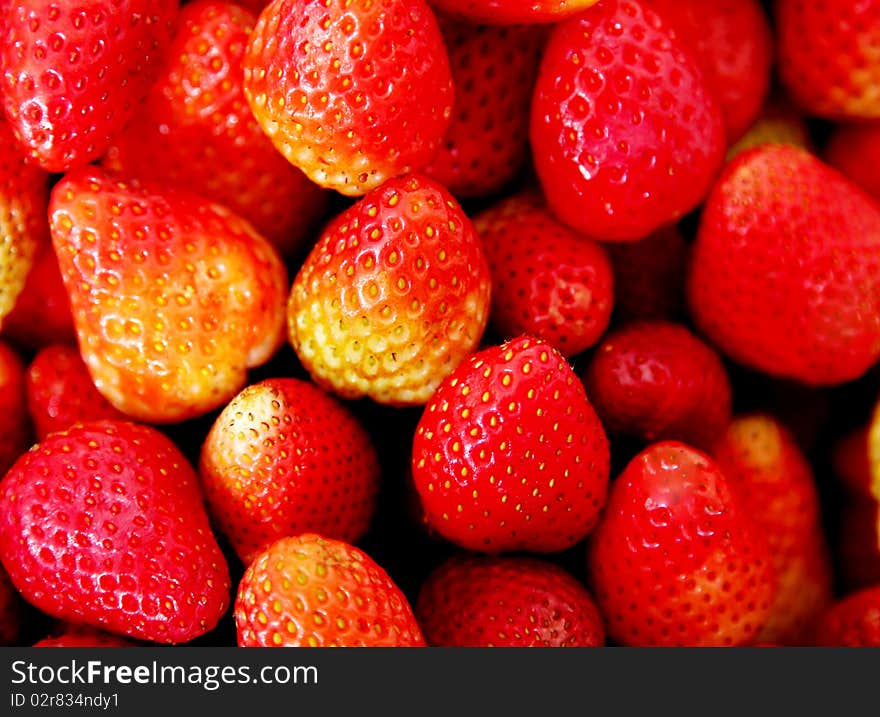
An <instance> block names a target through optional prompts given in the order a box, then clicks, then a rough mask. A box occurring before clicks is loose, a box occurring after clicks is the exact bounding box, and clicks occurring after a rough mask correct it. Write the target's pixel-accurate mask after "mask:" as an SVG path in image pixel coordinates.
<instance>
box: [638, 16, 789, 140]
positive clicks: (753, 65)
mask: <svg viewBox="0 0 880 717" xmlns="http://www.w3.org/2000/svg"><path fill="white" fill-rule="evenodd" d="M648 4H649V5H650V6H651V7H652V8H653V9H654V10H656V11H657V12H658V13H659V14H660V15H662V16H663V19H664V20H665V21H666V22H668V23H669V24H670V25H671V26H672V28H673V30H675V32H676V33H677V34H678V36H679V37H680V38H681V41H682V42H683V43H684V44H685V45H686V46H687V47H688V49H689V50H690V51H691V52H692V53H693V54H694V56H695V58H696V60H697V62H698V64H699V66H700V70H701V71H702V72H703V74H704V75H705V77H706V82H707V83H708V85H709V87H710V88H711V90H712V91H713V92H714V93H715V95H716V97H717V98H718V103H719V104H720V106H721V113H722V115H723V116H724V125H725V127H726V129H727V141H728V143H730V142H733V141H734V140H736V139H739V137H741V136H742V134H743V133H744V132H745V131H746V130H747V129H748V128H749V127H750V126H751V124H752V123H753V122H754V121H755V120H756V119H757V117H758V115H759V114H760V112H761V107H762V105H763V104H764V99H765V97H766V96H767V93H768V90H769V87H770V65H771V62H772V59H773V36H772V33H771V30H770V24H769V22H768V20H767V16H766V14H765V13H764V9H763V7H762V6H761V2H760V0H717V1H716V2H711V3H707V2H705V1H704V0H648Z"/></svg>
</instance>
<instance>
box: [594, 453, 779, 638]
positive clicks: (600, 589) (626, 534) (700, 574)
mask: <svg viewBox="0 0 880 717" xmlns="http://www.w3.org/2000/svg"><path fill="white" fill-rule="evenodd" d="M588 567H589V574H590V585H591V586H592V588H593V590H594V594H595V595H596V599H597V601H598V604H599V608H600V610H601V611H602V614H603V615H604V616H605V619H606V624H607V628H608V634H609V636H610V637H611V638H613V639H614V640H615V641H616V642H618V643H621V644H623V645H634V646H647V645H656V646H669V645H684V646H726V645H742V644H748V643H750V642H752V641H753V640H754V639H755V637H756V636H757V634H758V632H759V630H760V629H761V627H762V626H763V624H764V622H765V620H766V619H767V617H768V615H769V614H770V610H771V606H772V603H773V599H774V597H775V594H776V583H775V575H774V571H773V566H772V562H771V555H770V550H769V548H768V546H767V543H766V542H765V539H764V536H763V535H761V533H760V532H759V531H758V529H757V526H756V524H755V523H754V522H753V521H752V520H751V518H750V516H749V514H748V513H747V512H746V511H744V510H743V509H742V508H740V507H739V505H738V503H737V502H736V500H735V499H734V496H733V495H732V493H731V491H730V489H729V487H728V483H727V481H726V480H725V478H724V476H723V475H722V473H721V471H720V470H719V468H718V466H717V464H716V463H715V462H714V461H713V460H712V459H711V458H709V456H708V455H706V454H704V453H702V452H700V451H698V450H696V449H694V448H691V447H690V446H687V445H685V444H683V443H679V442H675V441H664V442H661V443H654V444H652V445H650V446H648V447H647V448H646V449H645V450H643V451H642V452H641V453H639V454H638V455H636V456H635V457H634V458H633V459H632V460H631V461H630V463H629V464H628V465H627V467H626V468H625V469H624V471H623V473H622V474H621V475H620V476H619V477H618V478H617V479H616V480H615V481H614V482H613V483H612V486H611V492H610V495H609V498H608V504H607V505H606V507H605V511H604V515H603V518H602V521H601V522H600V523H599V525H598V526H597V528H596V530H595V531H594V532H593V534H592V536H591V539H590V543H589V556H588Z"/></svg>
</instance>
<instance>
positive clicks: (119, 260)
mask: <svg viewBox="0 0 880 717" xmlns="http://www.w3.org/2000/svg"><path fill="white" fill-rule="evenodd" d="M50 216H51V227H52V238H53V242H54V246H55V252H56V254H57V255H58V261H59V265H60V267H61V272H62V276H63V278H64V283H65V286H66V288H67V291H68V294H69V296H70V301H71V307H72V310H73V317H74V323H75V325H76V331H77V337H78V341H79V346H80V351H81V353H82V356H83V359H84V360H85V362H86V365H87V366H88V367H89V373H90V374H91V376H92V378H93V380H94V382H95V385H96V386H97V388H98V390H99V391H100V392H101V394H102V395H103V396H104V397H105V398H106V399H107V400H108V401H110V403H111V404H113V406H115V407H116V408H117V409H119V410H120V411H122V412H124V413H125V414H127V415H129V416H132V417H134V418H137V419H138V420H142V421H148V422H174V421H180V420H184V419H187V418H193V417H195V416H197V415H200V414H203V413H205V412H207V411H210V410H212V409H214V408H217V407H219V406H221V405H222V404H224V403H226V402H227V401H228V400H230V399H231V398H232V396H234V395H235V394H236V393H237V392H238V391H239V390H240V389H241V388H242V387H243V386H244V384H245V381H246V379H247V370H248V369H249V368H252V367H255V366H258V365H260V364H262V363H264V362H265V361H267V360H268V359H269V358H271V356H272V355H273V354H274V353H275V351H276V350H277V349H278V348H279V346H280V345H281V344H282V343H283V341H284V302H285V297H286V294H287V286H288V285H287V275H286V271H285V267H284V265H283V264H282V262H281V259H280V258H279V256H278V253H277V251H276V250H275V249H274V248H273V247H272V246H271V245H270V244H269V243H268V242H267V240H266V239H264V238H263V237H262V236H260V235H258V234H257V233H256V232H255V231H254V230H253V229H252V228H251V226H250V224H249V223H248V222H246V221H245V220H243V219H241V218H240V217H238V216H237V215H235V214H233V213H231V212H230V211H229V210H227V209H226V208H225V207H222V206H221V205H218V204H213V203H210V202H208V201H207V200H204V199H201V198H199V197H198V196H196V195H192V194H189V193H188V192H184V191H178V190H175V189H166V188H164V187H163V186H160V185H158V184H154V183H148V182H144V183H139V182H137V181H126V180H122V179H117V178H114V177H112V176H110V175H107V174H106V173H104V172H102V171H101V170H99V169H97V168H92V167H86V168H82V169H80V170H75V171H73V172H71V173H69V174H67V175H66V176H65V177H64V178H63V179H62V180H61V181H60V182H59V183H58V184H56V185H55V188H54V189H53V192H52V200H51V204H50Z"/></svg>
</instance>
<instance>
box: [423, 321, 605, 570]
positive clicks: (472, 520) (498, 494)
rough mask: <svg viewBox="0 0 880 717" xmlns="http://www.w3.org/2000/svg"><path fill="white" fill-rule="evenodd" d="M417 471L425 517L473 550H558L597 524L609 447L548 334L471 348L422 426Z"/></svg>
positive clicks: (445, 535)
mask: <svg viewBox="0 0 880 717" xmlns="http://www.w3.org/2000/svg"><path fill="white" fill-rule="evenodd" d="M412 476H413V481H414V484H415V487H416V490H417V491H418V494H419V499H420V501H421V506H422V510H423V512H424V517H425V520H426V521H427V523H428V524H429V525H430V527H431V528H433V529H434V530H435V531H436V532H437V533H438V534H439V535H440V536H442V537H443V538H445V539H446V540H449V541H450V542H452V543H455V544H457V545H459V546H460V547H462V548H465V549H467V550H473V551H479V552H484V553H500V552H509V551H516V550H525V551H529V552H536V553H552V552H558V551H560V550H565V549H566V548H570V547H571V546H572V545H574V544H575V543H577V542H578V541H579V540H581V539H582V538H583V537H584V536H586V535H587V534H588V533H589V532H590V530H592V528H593V527H594V526H595V524H596V522H597V520H598V517H599V511H600V509H601V508H602V505H603V504H604V502H605V497H606V493H607V489H608V478H609V447H608V440H607V438H606V436H605V431H604V429H603V428H602V424H601V423H600V422H599V419H598V418H597V417H596V414H595V412H594V411H593V407H592V406H591V405H590V402H589V400H588V399H587V395H586V394H585V393H584V388H583V385H582V384H581V382H580V381H579V380H578V379H577V376H576V375H575V374H574V372H573V371H572V369H571V366H569V365H568V363H566V361H565V359H564V358H563V357H562V355H561V354H560V353H559V352H557V351H556V350H555V349H554V348H553V347H552V346H551V345H550V344H549V343H547V342H545V341H543V340H540V339H536V338H533V337H519V338H516V339H512V340H511V341H508V342H505V343H504V344H501V345H499V346H491V347H489V348H487V349H484V350H482V351H479V352H477V353H475V354H474V355H472V356H471V357H469V358H468V359H467V360H466V361H464V362H462V364H461V365H460V366H459V367H458V368H457V369H456V370H455V371H454V372H453V373H452V374H450V375H449V376H448V377H447V378H446V379H444V380H443V382H442V383H441V384H440V386H439V387H438V388H437V391H436V392H435V393H434V396H433V397H432V398H431V401H430V403H429V404H428V405H427V406H426V408H425V409H424V411H423V413H422V417H421V419H420V420H419V423H418V426H417V428H416V434H415V438H414V441H413V451H412Z"/></svg>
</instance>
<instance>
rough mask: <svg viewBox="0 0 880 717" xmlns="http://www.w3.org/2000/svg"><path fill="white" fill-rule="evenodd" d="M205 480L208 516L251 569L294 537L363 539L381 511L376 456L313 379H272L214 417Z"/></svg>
mask: <svg viewBox="0 0 880 717" xmlns="http://www.w3.org/2000/svg"><path fill="white" fill-rule="evenodd" d="M199 476H200V478H201V481H202V487H203V490H204V494H205V500H206V502H207V504H208V510H209V512H210V513H211V515H212V517H213V518H214V519H215V521H216V523H217V526H218V528H219V529H220V531H221V532H222V533H224V535H226V537H227V538H228V539H229V541H230V542H231V543H232V547H233V548H234V549H235V551H236V553H237V554H238V556H239V557H240V558H241V560H242V562H243V563H244V564H245V565H247V564H248V563H249V562H250V561H251V560H253V558H254V557H255V556H256V554H257V553H259V552H260V551H262V550H264V549H265V548H267V547H268V546H269V545H270V544H271V543H273V542H275V541H276V540H278V539H279V538H283V537H285V536H288V535H297V534H299V533H307V532H317V533H320V534H322V535H325V536H326V537H328V538H338V539H340V540H345V541H347V542H350V543H353V542H355V541H357V540H359V539H360V538H361V537H362V536H363V534H364V533H365V532H366V530H367V528H368V527H369V525H370V521H371V520H372V518H373V513H374V512H375V509H376V499H377V493H378V489H379V459H378V456H377V454H376V450H375V448H374V447H373V444H372V441H371V439H370V436H369V434H368V433H367V432H366V430H365V429H364V427H363V426H361V424H360V423H359V422H358V420H357V419H356V418H355V417H354V416H353V415H352V414H351V413H350V412H349V411H348V409H347V408H346V407H345V406H344V405H343V404H342V403H341V402H339V401H337V400H336V399H334V398H332V397H331V396H328V395H327V394H325V393H324V392H323V391H321V390H320V389H318V388H317V387H315V386H314V385H312V384H311V383H308V382H306V381H301V380H299V379H294V378H279V379H267V380H265V381H261V382H259V383H256V384H252V385H250V386H248V387H247V388H245V389H244V390H243V391H242V392H241V393H239V394H238V395H237V396H236V397H235V398H233V399H232V401H231V402H230V403H229V405H227V406H226V408H224V409H223V411H222V412H221V413H220V415H219V416H218V417H217V420H216V421H215V422H214V424H213V426H212V427H211V430H210V432H209V433H208V436H207V438H206V439H205V442H204V444H203V445H202V450H201V459H200V463H199Z"/></svg>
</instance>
